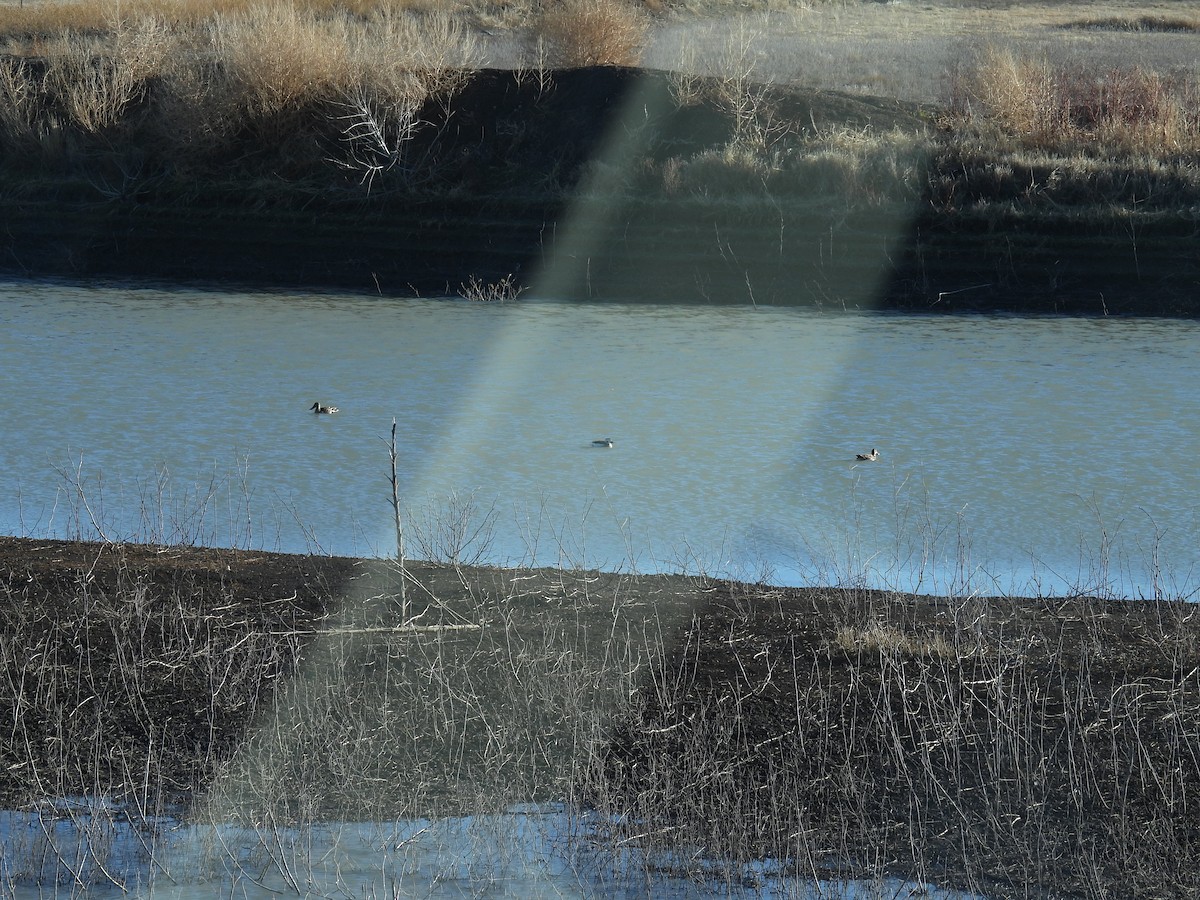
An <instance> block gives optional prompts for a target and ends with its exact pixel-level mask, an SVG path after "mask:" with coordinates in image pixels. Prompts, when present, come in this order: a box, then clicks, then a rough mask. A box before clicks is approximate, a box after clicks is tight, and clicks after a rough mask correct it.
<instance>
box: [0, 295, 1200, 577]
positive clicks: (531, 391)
mask: <svg viewBox="0 0 1200 900" xmlns="http://www.w3.org/2000/svg"><path fill="white" fill-rule="evenodd" d="M0 316H2V317H3V322H4V326H5V327H4V328H3V329H2V331H0V361H2V362H0V389H2V390H3V392H4V396H5V397H6V399H7V401H8V416H7V420H6V422H5V426H4V441H3V444H2V447H0V530H2V531H4V532H7V533H13V534H29V535H35V536H55V537H75V536H79V535H82V536H96V535H97V534H98V533H99V532H103V533H104V534H106V535H108V536H110V537H120V538H125V539H149V540H164V541H190V542H202V543H217V544H232V545H236V546H253V547H262V548H265V549H281V550H287V551H304V550H318V551H321V552H331V553H345V554H372V553H384V554H386V553H390V552H392V550H393V538H392V532H391V530H390V529H391V510H390V508H389V505H388V499H389V491H390V488H389V484H388V474H389V470H388V466H389V463H388V443H387V442H388V437H389V431H390V428H391V423H392V419H393V417H395V419H396V423H397V449H398V453H399V456H398V469H399V475H400V490H401V494H402V497H403V501H404V503H405V505H406V507H407V517H406V520H407V522H408V526H409V530H408V533H409V550H410V554H416V555H420V551H421V547H422V542H423V544H424V549H425V552H426V553H439V554H442V555H447V554H450V553H453V552H454V551H455V550H456V549H457V547H456V545H457V544H458V543H460V541H459V540H458V539H457V538H456V537H455V536H454V534H455V533H456V532H457V533H460V534H462V535H463V536H464V538H465V537H467V536H471V535H474V536H475V541H474V543H471V544H468V545H467V546H466V547H465V549H463V550H462V552H461V556H462V557H463V558H466V559H474V558H475V557H476V556H477V555H479V556H480V557H481V558H482V560H484V561H487V562H495V563H502V564H507V563H529V562H535V563H538V564H558V563H566V564H570V565H582V566H589V567H602V568H607V569H623V570H638V571H662V570H665V571H677V570H683V569H689V570H695V569H697V568H704V569H706V570H708V571H710V572H720V573H728V574H732V575H735V576H737V577H746V578H765V579H769V580H774V581H778V582H786V583H803V582H815V581H821V582H842V583H848V582H854V583H870V584H880V585H885V586H895V587H915V588H917V589H920V590H923V591H930V592H939V591H943V590H950V589H955V590H962V589H970V590H977V591H982V592H985V593H994V592H997V591H1008V592H1026V591H1030V590H1041V591H1050V590H1053V591H1063V590H1070V589H1073V588H1078V587H1082V588H1086V589H1092V590H1114V591H1119V592H1124V593H1132V594H1134V595H1138V594H1147V595H1148V594H1152V593H1154V592H1155V591H1156V590H1165V591H1166V592H1167V593H1169V594H1176V593H1185V592H1187V591H1188V590H1190V589H1191V587H1190V586H1191V585H1192V583H1193V581H1194V580H1195V579H1194V575H1195V573H1194V571H1193V562H1194V558H1195V553H1196V547H1197V537H1198V536H1200V523H1198V522H1197V508H1198V505H1197V504H1198V498H1200V476H1197V474H1196V467H1195V465H1194V464H1193V462H1192V460H1191V459H1190V453H1189V452H1188V451H1189V449H1190V447H1189V445H1190V438H1191V437H1192V436H1193V435H1195V434H1196V433H1197V432H1198V431H1200V409H1198V404H1197V401H1196V399H1195V390H1194V385H1195V384H1196V383H1198V376H1200V372H1198V371H1197V369H1198V368H1200V326H1198V325H1197V324H1196V323H1191V322H1178V321H1156V320H1115V319H1092V320H1085V319H1055V318H1044V319H1042V318H1012V317H982V316H980V317H957V318H956V317H923V316H891V315H872V314H853V313H842V312H838V313H822V312H814V311H811V310H799V309H770V308H759V309H753V308H746V307H738V308H729V307H716V308H714V307H694V306H646V305H636V306H625V305H619V304H563V303H553V302H524V301H523V302H521V303H515V304H505V305H487V304H473V303H468V302H464V301H448V300H446V301H442V300H428V299H426V300H397V299H391V298H387V299H385V298H371V297H360V296H290V295H280V294H244V293H232V292H230V293H216V292H211V293H205V292H196V291H174V290H150V289H129V288H124V287H114V286H106V287H94V288H81V287H75V286H64V285H58V284H40V283H37V284H34V283H15V284H8V285H6V286H3V287H2V288H0ZM316 400H319V401H321V402H322V403H334V404H336V405H338V406H339V407H341V412H340V413H339V414H337V415H336V416H316V415H313V414H312V413H310V412H309V411H308V410H309V407H310V406H311V404H312V403H313V402H314V401H316ZM608 436H611V437H612V438H613V440H614V442H615V446H614V447H613V448H612V449H602V448H595V447H593V446H592V444H591V441H592V440H593V439H596V438H601V437H608ZM872 447H875V448H878V449H879V451H880V457H881V458H880V460H879V461H877V462H873V463H857V462H856V461H855V459H854V456H855V453H857V452H863V451H866V450H869V449H870V448H872ZM456 523H462V524H461V525H458V526H457V527H456ZM480 526H483V527H482V528H480ZM422 535H423V536H422ZM439 535H440V536H439Z"/></svg>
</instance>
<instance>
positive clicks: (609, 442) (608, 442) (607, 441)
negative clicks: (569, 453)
mask: <svg viewBox="0 0 1200 900" xmlns="http://www.w3.org/2000/svg"><path fill="white" fill-rule="evenodd" d="M592 446H593V447H612V446H613V439H612V438H600V439H599V440H596V441H592Z"/></svg>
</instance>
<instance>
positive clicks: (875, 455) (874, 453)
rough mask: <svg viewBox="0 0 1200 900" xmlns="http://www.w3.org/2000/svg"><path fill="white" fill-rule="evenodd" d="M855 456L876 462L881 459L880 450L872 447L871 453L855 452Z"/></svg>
mask: <svg viewBox="0 0 1200 900" xmlns="http://www.w3.org/2000/svg"><path fill="white" fill-rule="evenodd" d="M854 458H855V459H861V460H864V461H866V462H874V461H875V460H877V459H879V451H878V450H876V449H875V448H874V447H872V448H871V452H870V453H855V454H854Z"/></svg>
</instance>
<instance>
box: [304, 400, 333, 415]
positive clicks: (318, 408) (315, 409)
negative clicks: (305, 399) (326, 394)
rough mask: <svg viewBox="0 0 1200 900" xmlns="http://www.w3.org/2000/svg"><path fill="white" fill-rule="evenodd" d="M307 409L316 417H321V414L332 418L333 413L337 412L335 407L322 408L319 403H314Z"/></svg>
mask: <svg viewBox="0 0 1200 900" xmlns="http://www.w3.org/2000/svg"><path fill="white" fill-rule="evenodd" d="M309 409H311V410H312V411H313V412H315V413H316V414H317V415H318V416H319V415H322V414H325V415H329V416H332V415H333V414H334V413H335V412H337V411H338V408H337V407H336V406H322V405H321V404H320V403H314V404H313V405H312V406H310V407H309Z"/></svg>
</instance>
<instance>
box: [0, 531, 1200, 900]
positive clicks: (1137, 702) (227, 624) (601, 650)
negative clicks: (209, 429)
mask: <svg viewBox="0 0 1200 900" xmlns="http://www.w3.org/2000/svg"><path fill="white" fill-rule="evenodd" d="M0 561H2V563H3V565H0V572H2V573H3V578H4V591H5V596H6V599H5V603H4V610H3V619H2V622H0V661H2V663H3V664H2V665H0V673H2V677H3V678H4V679H5V682H6V689H5V691H4V692H3V696H4V698H5V699H4V701H3V703H4V704H5V705H4V707H3V708H0V712H2V713H3V716H4V721H6V722H9V723H11V727H10V728H8V729H6V738H5V740H4V742H3V744H2V745H0V760H2V761H3V763H4V765H3V767H0V794H2V796H3V798H4V802H5V804H6V805H9V806H20V807H26V806H31V805H35V804H39V803H44V802H45V801H47V800H52V799H54V798H57V797H64V796H79V795H88V796H103V797H106V798H109V799H110V800H111V801H113V804H114V806H113V808H115V809H119V810H120V812H119V813H114V815H119V816H121V817H127V816H134V817H135V818H136V817H139V816H140V817H142V819H144V820H145V821H146V822H147V823H149V822H152V821H153V819H154V817H155V816H157V815H160V814H163V813H167V812H170V813H175V814H179V813H180V811H181V810H182V815H184V816H185V818H187V819H188V820H189V821H193V822H199V823H206V822H208V823H215V822H241V823H247V824H252V825H257V826H258V827H259V829H260V838H262V839H263V840H264V841H267V840H268V838H267V837H262V835H264V834H266V835H270V834H272V833H274V834H278V833H279V832H278V831H277V829H281V828H286V827H292V826H299V827H301V828H303V827H309V826H312V825H314V824H315V823H319V822H321V821H325V820H329V819H334V820H366V821H390V820H393V819H395V818H397V817H401V818H403V817H428V818H436V817H438V816H443V815H451V814H462V813H471V812H489V811H497V810H501V809H504V808H506V807H507V806H508V805H510V804H512V803H515V802H527V801H531V800H565V801H568V802H569V803H571V804H572V805H573V806H574V807H575V808H578V809H588V810H592V811H593V813H594V814H595V815H598V816H600V819H599V821H602V822H605V823H608V824H607V825H606V826H605V827H604V828H603V829H601V830H600V831H598V832H595V833H593V834H592V835H591V837H590V838H589V841H590V842H592V844H593V849H599V850H600V851H605V848H607V852H611V853H612V854H613V857H614V859H615V858H618V857H620V856H622V855H627V854H628V853H629V851H630V850H632V849H638V850H644V851H646V852H647V854H649V856H648V857H647V859H648V860H654V861H655V862H653V863H647V864H648V865H653V866H659V865H662V864H663V862H662V861H663V860H671V861H672V862H671V863H670V865H671V866H672V867H673V868H675V869H676V870H678V871H679V872H680V873H682V874H685V875H689V876H691V877H697V878H711V877H713V876H714V875H716V877H718V879H720V880H721V881H722V882H727V883H731V884H733V883H737V884H740V883H741V881H740V879H741V877H742V875H741V873H743V872H744V871H745V870H744V869H743V868H742V864H744V863H746V862H748V861H753V860H761V859H764V858H771V859H774V860H777V861H782V863H783V868H782V874H786V875H788V876H791V877H798V878H800V879H802V880H804V879H810V878H811V879H816V878H839V877H840V878H878V877H885V876H901V877H908V878H911V879H916V880H917V881H918V882H925V883H936V884H940V885H944V886H957V887H960V888H965V889H970V890H974V891H981V892H986V893H987V894H988V895H989V896H994V897H1008V896H1023V897H1089V898H1090V897H1096V898H1100V897H1187V896H1192V895H1194V893H1195V891H1196V889H1197V887H1200V869H1198V868H1197V860H1198V859H1200V844H1198V842H1200V832H1198V831H1197V828H1196V825H1195V822H1196V817H1195V815H1194V809H1193V806H1194V798H1195V796H1196V792H1197V790H1198V789H1200V764H1198V762H1197V761H1198V760H1200V745H1198V744H1197V735H1198V734H1200V668H1198V666H1200V630H1198V627H1200V626H1198V620H1197V618H1196V615H1195V609H1194V605H1192V604H1183V603H1177V602H1171V601H1162V602H1124V601H1102V600H1097V599H1094V598H1089V597H1073V598H1067V599H1061V600H1053V601H1050V600H1038V599H1002V598H981V597H945V598H929V597H913V596H906V595H899V594H891V593H880V592H871V591H859V590H845V589H777V588H768V587H762V586H754V585H746V584H731V583H726V582H714V581H710V580H708V579H704V578H699V577H672V576H652V577H631V576H617V575H603V574H600V573H594V572H582V571H553V570H538V571H516V570H514V571H506V570H492V569H473V568H464V567H454V566H433V565H419V564H418V565H415V566H412V567H411V568H410V574H411V576H412V578H413V580H412V581H411V582H409V589H408V596H409V598H410V602H411V603H412V605H413V610H414V612H417V613H419V614H420V618H419V619H418V620H417V621H416V622H415V623H413V624H414V625H415V626H416V627H409V628H407V629H403V628H399V627H398V624H399V622H398V617H397V615H398V614H397V606H396V589H397V579H398V573H397V572H396V570H395V569H394V567H392V566H391V565H390V564H388V563H386V562H384V561H374V562H371V561H359V560H349V559H337V558H324V557H297V556H285V555H278V554H267V553H260V552H252V551H226V550H202V549H186V548H165V547H141V546H133V545H99V544H81V543H64V542H55V541H32V540H18V539H11V538H5V539H0ZM436 626H442V627H440V628H439V627H436ZM118 803H119V805H118ZM264 828H265V829H266V830H265V831H263V829H264ZM273 829H274V830H273ZM151 843H152V842H151ZM268 849H269V848H268ZM266 852H267V851H266V850H264V854H265V853H266ZM272 858H273V857H271V856H269V855H265V856H264V865H269V864H270V863H269V860H270V859H272ZM89 865H90V861H89ZM88 872H90V873H91V875H93V876H95V877H97V878H103V877H106V876H103V875H101V874H99V873H98V871H97V870H96V869H95V867H94V866H91V867H90V868H89V869H88ZM84 874H87V873H84ZM294 874H295V873H292V875H293V876H294ZM300 874H301V875H302V873H300ZM781 877H782V876H781ZM761 886H762V885H760V887H761ZM6 887H10V886H6Z"/></svg>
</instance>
